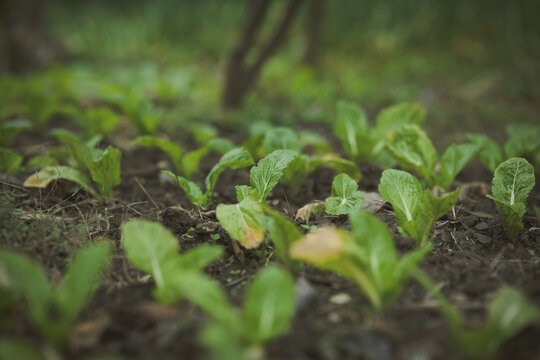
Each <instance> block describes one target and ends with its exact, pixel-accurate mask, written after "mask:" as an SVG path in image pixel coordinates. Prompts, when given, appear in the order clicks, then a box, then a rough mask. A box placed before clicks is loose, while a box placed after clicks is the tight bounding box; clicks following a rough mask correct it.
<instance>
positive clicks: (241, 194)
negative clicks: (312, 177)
mask: <svg viewBox="0 0 540 360" xmlns="http://www.w3.org/2000/svg"><path fill="white" fill-rule="evenodd" d="M297 154H298V153H297V152H296V151H292V150H276V151H274V152H272V153H270V154H269V155H267V156H266V157H264V158H263V159H261V160H260V161H259V163H258V164H257V166H254V167H252V168H251V170H250V179H249V181H250V186H247V185H241V186H237V187H236V196H237V199H238V204H231V205H226V204H219V205H218V207H217V208H216V216H217V218H218V220H219V223H220V224H221V226H223V228H224V229H225V230H226V231H227V232H228V233H229V236H230V237H231V238H232V239H234V240H237V241H238V242H239V243H240V244H242V246H244V247H245V248H247V249H252V248H256V247H258V246H259V245H260V244H261V243H262V241H263V240H264V234H265V229H264V227H263V225H262V224H261V220H260V219H261V216H262V215H264V211H263V203H264V201H265V200H266V198H267V196H268V195H269V194H270V192H271V191H272V189H273V188H274V187H275V186H276V185H277V183H278V181H279V179H280V178H281V177H282V176H283V172H284V171H285V169H286V168H287V166H288V165H289V164H290V163H291V161H293V160H294V158H295V157H296V156H297Z"/></svg>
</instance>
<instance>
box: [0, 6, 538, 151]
mask: <svg viewBox="0 0 540 360" xmlns="http://www.w3.org/2000/svg"><path fill="white" fill-rule="evenodd" d="M287 3H288V1H285V0H281V1H280V0H277V1H274V2H273V4H272V7H271V9H270V14H269V18H268V19H267V21H266V22H265V23H264V27H263V29H262V30H263V31H262V32H263V35H264V34H268V33H269V32H271V29H272V27H273V26H274V25H275V23H276V22H278V21H279V17H280V16H281V12H282V10H283V8H285V7H286V6H287ZM306 4H307V1H306ZM323 6H324V11H323V16H322V18H321V21H320V24H319V25H320V41H319V54H318V59H317V63H316V65H315V66H311V65H310V66H308V65H305V64H302V57H303V56H304V52H305V37H306V36H305V33H306V31H305V27H306V26H305V24H306V8H307V6H303V7H302V8H301V13H300V14H299V16H298V17H297V18H296V19H295V21H294V24H293V27H292V28H291V31H290V32H289V33H288V35H287V38H286V40H285V41H284V43H283V44H282V46H281V47H280V48H279V50H278V51H277V54H276V56H274V57H272V58H271V59H270V60H269V61H268V63H267V64H266V65H265V67H264V69H263V71H262V74H261V77H260V79H259V82H258V83H257V84H256V86H255V87H254V89H253V90H252V91H251V92H250V93H249V95H248V97H247V99H246V102H245V104H244V106H243V108H242V109H240V110H238V111H233V112H231V111H227V112H225V111H223V110H222V109H221V106H220V96H221V95H220V93H221V89H222V86H223V79H224V69H225V65H226V61H227V58H228V54H229V53H230V51H231V48H232V47H233V45H234V43H235V41H236V40H237V39H238V37H239V36H240V33H241V31H242V26H243V23H244V21H245V16H246V1H241V0H222V1H211V0H198V1H194V0H192V1H187V0H184V1H174V0H154V1H127V0H122V1H58V0H56V1H48V2H47V3H46V14H47V17H46V20H47V26H48V27H49V29H50V30H51V32H52V33H53V34H54V35H55V36H56V37H57V38H58V39H59V40H60V42H61V43H62V44H63V46H64V47H65V49H66V51H67V53H68V54H69V57H68V58H67V59H64V60H63V61H62V62H56V63H52V64H49V65H47V66H46V67H45V68H44V69H41V70H40V71H38V72H34V73H29V74H26V75H9V74H6V75H3V76H2V77H1V80H0V91H2V93H3V94H4V95H5V96H4V101H3V103H4V105H5V106H4V107H3V112H2V114H3V116H9V115H10V114H12V113H13V111H12V110H9V109H8V110H6V108H9V106H8V105H6V104H7V103H8V100H6V99H9V98H10V96H11V97H13V96H14V95H13V94H14V93H16V92H17V90H14V89H18V88H20V87H21V86H23V85H22V84H24V83H25V82H26V83H27V84H28V83H34V85H29V86H30V87H32V86H35V87H36V88H37V90H35V91H36V92H39V91H42V92H46V93H47V94H48V95H47V96H49V97H54V93H59V90H58V89H63V90H62V91H64V92H66V93H70V94H72V95H73V96H75V97H76V98H77V99H78V101H81V102H84V101H91V100H92V99H93V98H95V97H96V96H97V98H103V97H104V96H105V97H108V98H110V97H115V96H122V93H125V92H129V93H133V94H138V96H142V97H147V98H149V99H151V101H152V102H153V103H154V104H156V103H157V104H159V105H160V116H161V117H162V118H163V126H164V129H165V130H167V131H180V130H181V129H182V127H183V126H184V125H185V124H186V123H190V122H194V121H208V122H211V123H215V124H218V125H221V126H226V127H229V128H232V129H240V131H241V130H243V129H246V126H245V124H246V122H247V123H253V122H254V121H256V120H264V121H271V122H273V123H277V124H286V125H295V126H308V127H309V126H319V125H318V124H323V126H326V124H332V123H333V121H334V118H335V114H336V103H337V101H339V100H348V101H353V102H355V103H357V104H359V105H361V106H362V107H364V108H365V109H366V111H367V112H368V114H369V115H370V119H371V120H373V119H374V117H375V115H376V113H377V112H378V111H379V110H380V109H381V108H383V107H385V106H388V105H391V104H394V103H396V102H399V101H417V102H419V103H421V104H422V105H423V106H424V107H425V108H426V110H427V112H428V120H427V123H426V128H427V130H428V133H429V134H430V136H432V137H433V139H434V140H435V144H436V146H437V147H439V148H441V147H444V146H446V145H447V144H449V143H451V142H453V141H461V140H463V135H464V133H465V132H472V131H473V132H484V133H486V134H488V135H490V136H491V137H493V138H494V139H495V140H497V141H499V142H502V141H503V140H504V139H505V138H506V135H505V131H504V128H505V126H506V125H508V124H511V123H516V122H525V123H538V122H539V121H540V120H539V119H540V116H539V115H540V102H539V100H540V81H539V80H540V61H539V59H540V21H538V20H537V16H538V14H540V2H534V1H525V0H521V1H511V2H510V1H502V0H496V1H486V0H468V1H467V0H457V1H444V2H443V1H429V0H411V1H399V0H386V1H355V0H335V1H334V0H327V1H324V0H323ZM36 82H37V85H35V83H36ZM25 91H27V90H25ZM104 94H105V95H104ZM89 99H90V100H89ZM36 101H37V105H34V106H35V107H40V108H43V106H45V105H43V104H46V103H47V102H50V101H52V100H50V99H48V100H47V99H46V100H36ZM40 101H41V103H40ZM45 107H46V106H45ZM34 111H36V110H35V109H34Z"/></svg>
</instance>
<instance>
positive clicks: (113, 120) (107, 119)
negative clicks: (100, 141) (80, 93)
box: [80, 107, 120, 136]
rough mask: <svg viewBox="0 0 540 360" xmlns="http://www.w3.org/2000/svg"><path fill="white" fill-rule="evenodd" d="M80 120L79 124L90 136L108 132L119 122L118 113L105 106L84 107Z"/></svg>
mask: <svg viewBox="0 0 540 360" xmlns="http://www.w3.org/2000/svg"><path fill="white" fill-rule="evenodd" d="M81 120H82V121H81V122H80V125H81V126H82V128H83V129H84V131H85V133H86V134H87V135H90V136H93V135H97V134H101V135H107V134H110V133H112V132H113V131H114V130H115V129H116V128H117V127H118V124H119V123H120V117H119V116H118V114H117V113H115V112H114V111H112V110H111V109H109V108H106V107H97V108H89V109H86V110H85V112H84V117H83V119H81Z"/></svg>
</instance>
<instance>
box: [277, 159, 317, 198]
mask: <svg viewBox="0 0 540 360" xmlns="http://www.w3.org/2000/svg"><path fill="white" fill-rule="evenodd" d="M312 159H313V158H310V157H309V156H307V155H304V154H299V155H298V156H297V157H295V158H294V160H293V161H291V162H290V163H289V165H288V166H287V168H286V169H285V171H284V172H283V177H282V179H281V181H282V182H283V183H284V184H286V185H287V191H288V192H289V193H290V194H296V193H297V191H298V189H299V187H300V185H301V184H302V182H303V181H304V179H305V178H306V177H307V176H308V174H309V173H310V172H311V171H313V170H314V169H315V167H314V166H312V162H311V160H312Z"/></svg>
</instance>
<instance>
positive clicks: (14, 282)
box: [0, 250, 53, 325]
mask: <svg viewBox="0 0 540 360" xmlns="http://www.w3.org/2000/svg"><path fill="white" fill-rule="evenodd" d="M0 287H1V288H3V289H6V290H8V291H9V292H10V293H11V294H12V295H13V296H14V300H15V301H21V303H22V304H23V306H24V310H25V313H26V314H27V316H28V317H29V320H30V321H31V322H32V324H34V325H45V324H46V323H47V320H48V315H49V314H48V309H49V302H50V300H51V298H52V294H53V289H52V287H51V284H50V282H49V279H47V276H46V275H45V272H44V271H43V270H42V268H41V267H40V266H39V265H38V264H36V263H35V262H33V261H32V260H31V259H30V258H29V257H28V256H26V255H23V254H19V253H16V252H13V251H9V250H2V251H0Z"/></svg>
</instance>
